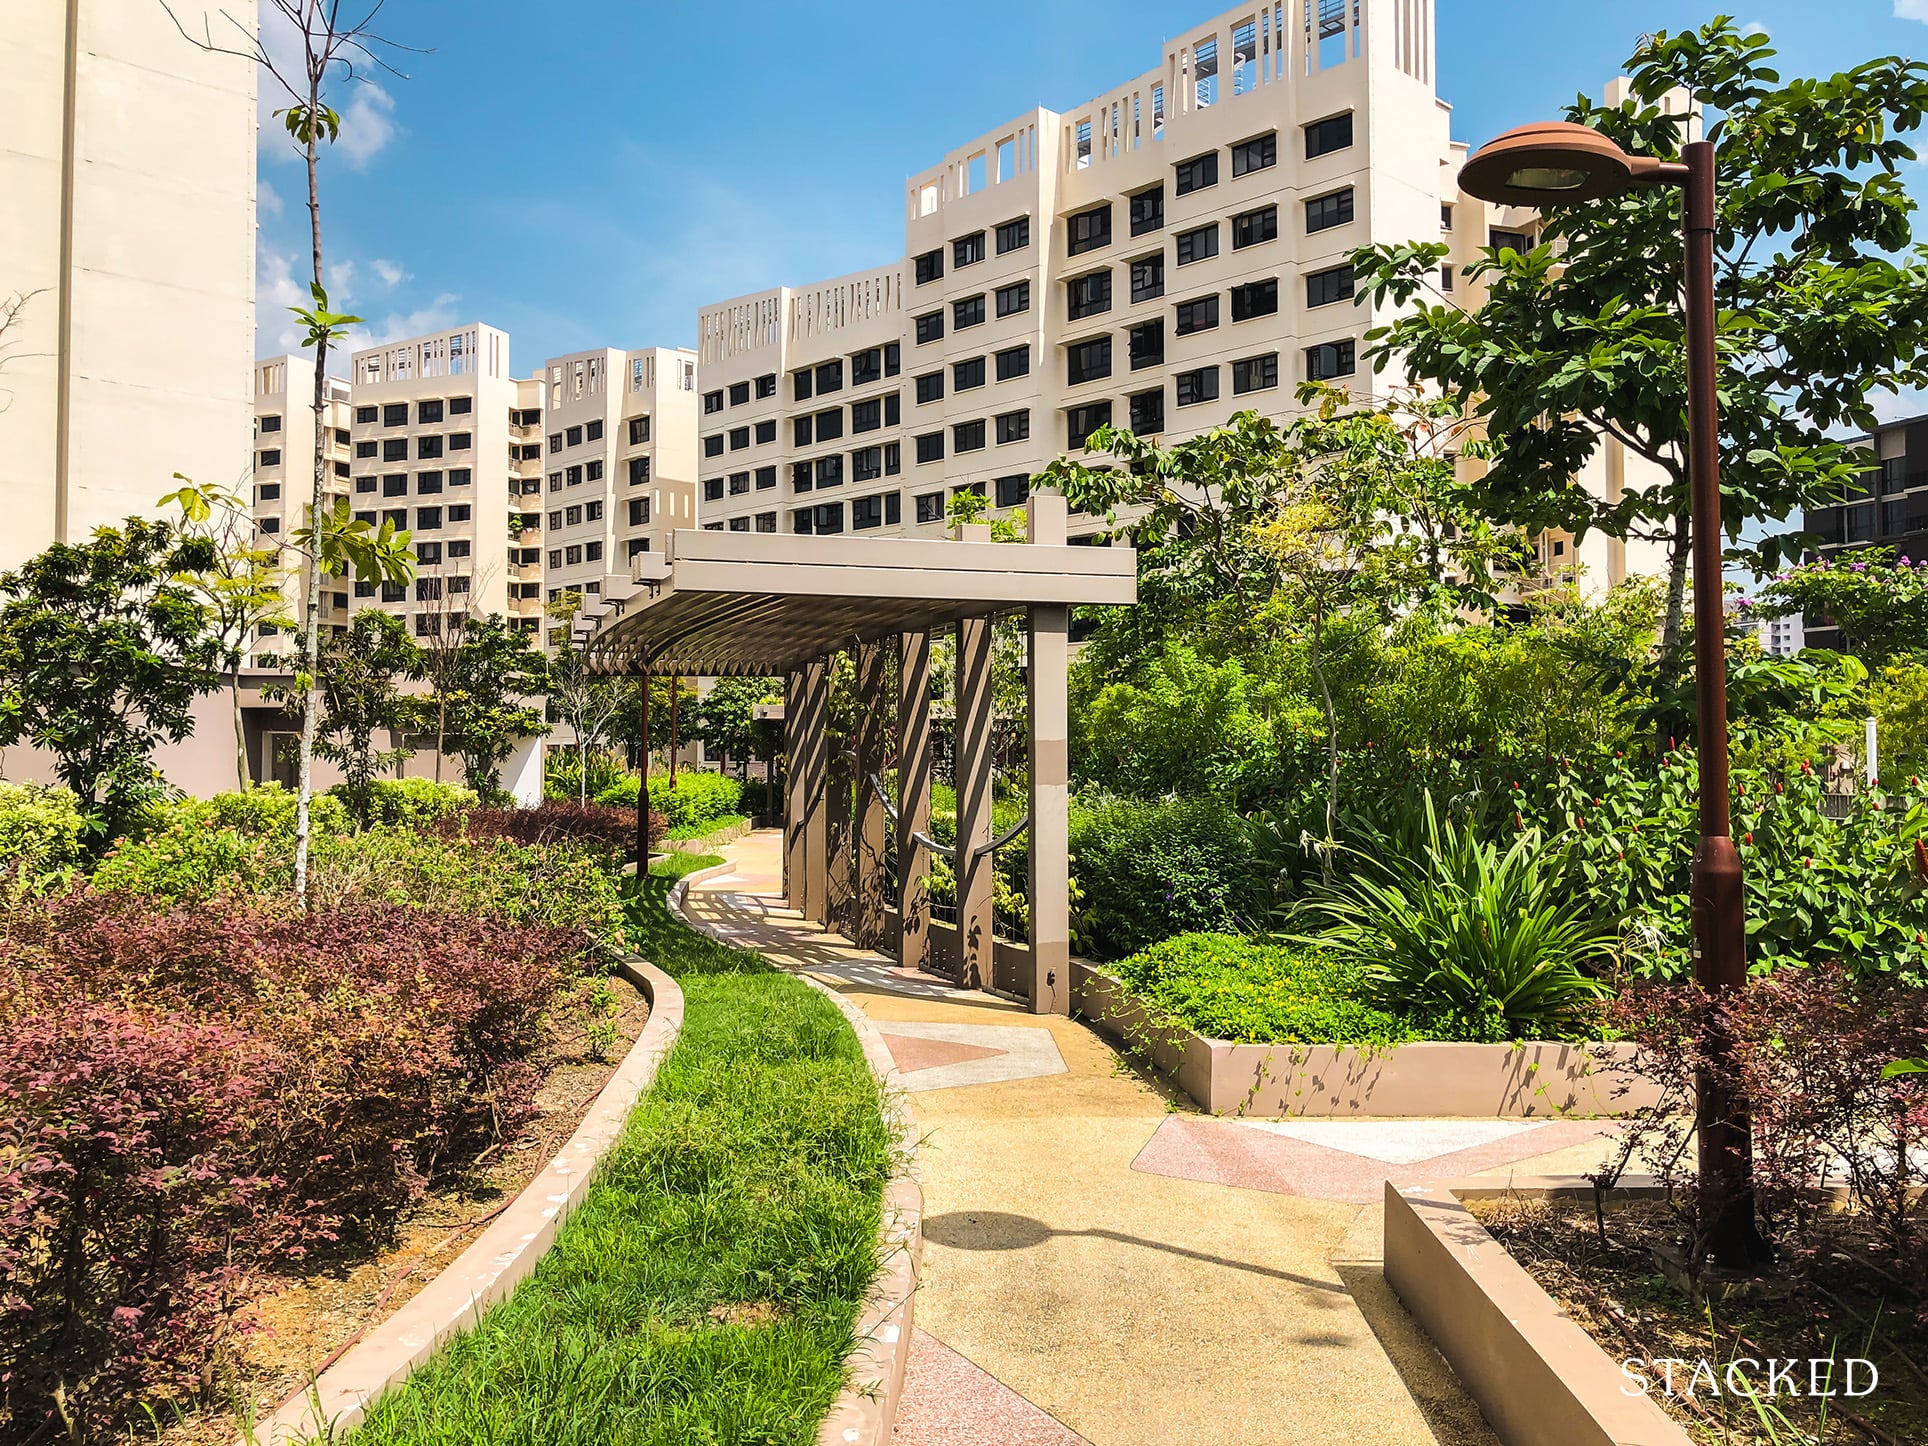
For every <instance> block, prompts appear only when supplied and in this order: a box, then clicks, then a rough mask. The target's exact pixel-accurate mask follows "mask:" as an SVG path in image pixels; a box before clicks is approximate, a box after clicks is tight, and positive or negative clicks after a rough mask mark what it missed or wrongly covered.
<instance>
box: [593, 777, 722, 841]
mask: <svg viewBox="0 0 1928 1446" xmlns="http://www.w3.org/2000/svg"><path fill="white" fill-rule="evenodd" d="M639 786H640V785H639V784H638V782H637V780H636V778H635V776H634V775H633V774H632V775H630V776H629V777H626V778H624V779H622V780H621V781H620V782H618V783H615V784H613V785H611V786H610V787H608V788H605V789H604V790H603V791H602V792H601V793H599V794H597V795H596V802H597V803H601V804H607V805H610V806H612V807H615V808H634V807H635V806H636V792H637V789H638V787H639ZM742 803H743V785H742V783H741V782H740V781H738V780H737V779H734V778H731V777H730V776H729V775H728V774H724V773H710V772H708V771H707V770H704V769H700V768H684V769H680V770H678V772H677V774H676V786H675V787H674V788H671V787H670V781H669V775H668V774H667V773H652V774H651V775H650V776H649V806H650V809H651V810H652V811H653V812H657V813H660V814H662V815H663V817H664V818H665V819H666V820H667V821H668V824H669V828H670V836H671V837H673V838H699V837H701V836H702V834H703V833H704V832H705V831H707V830H709V829H711V828H717V827H721V826H722V823H723V821H724V820H726V819H733V818H736V817H738V816H739V815H740V813H741V809H742ZM678 830H686V831H685V832H678Z"/></svg>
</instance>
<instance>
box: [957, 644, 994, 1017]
mask: <svg viewBox="0 0 1928 1446" xmlns="http://www.w3.org/2000/svg"><path fill="white" fill-rule="evenodd" d="M991 754H992V749H991V620H990V619H989V618H965V619H963V620H962V621H961V622H959V623H958V625H957V862H956V874H957V934H958V962H959V965H960V968H959V971H958V983H959V984H960V985H962V986H963V987H964V988H966V989H985V988H988V987H989V986H990V984H991V981H992V979H993V977H994V974H993V971H992V950H993V949H994V947H995V945H994V944H993V943H992V936H991V878H992V871H993V868H994V866H995V860H994V859H993V858H992V856H991V854H990V852H989V850H988V849H986V848H985V846H986V845H987V844H989V843H990V841H991V761H992V760H991ZM980 850H983V852H980Z"/></svg>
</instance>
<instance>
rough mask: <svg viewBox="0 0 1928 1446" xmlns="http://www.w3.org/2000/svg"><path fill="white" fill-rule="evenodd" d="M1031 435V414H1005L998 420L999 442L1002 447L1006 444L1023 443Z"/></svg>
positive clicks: (1023, 412)
mask: <svg viewBox="0 0 1928 1446" xmlns="http://www.w3.org/2000/svg"><path fill="white" fill-rule="evenodd" d="M1030 435H1031V413H1030V412H1029V411H1022V412H1004V413H1002V414H1000V415H999V417H998V419H997V440H998V445H999V446H1002V445H1003V444H1004V443H1006V442H1022V441H1024V440H1025V439H1026V438H1027V437H1029V436H1030Z"/></svg>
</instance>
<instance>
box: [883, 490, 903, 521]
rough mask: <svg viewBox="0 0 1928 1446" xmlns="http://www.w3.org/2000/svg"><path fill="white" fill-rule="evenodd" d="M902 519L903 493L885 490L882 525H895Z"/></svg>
mask: <svg viewBox="0 0 1928 1446" xmlns="http://www.w3.org/2000/svg"><path fill="white" fill-rule="evenodd" d="M903 520H904V494H903V493H901V492H886V493H885V494H884V525H885V526H886V527H895V526H897V524H898V523H900V522H902V521H903Z"/></svg>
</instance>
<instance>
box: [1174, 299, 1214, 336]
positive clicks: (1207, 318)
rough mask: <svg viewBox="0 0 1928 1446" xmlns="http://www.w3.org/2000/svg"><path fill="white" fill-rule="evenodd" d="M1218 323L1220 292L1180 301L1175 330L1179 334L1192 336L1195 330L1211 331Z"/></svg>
mask: <svg viewBox="0 0 1928 1446" xmlns="http://www.w3.org/2000/svg"><path fill="white" fill-rule="evenodd" d="M1217 325H1218V293H1217V292H1216V291H1215V292H1213V293H1212V294H1211V295H1210V296H1201V297H1199V298H1197V299H1196V300H1194V301H1181V302H1179V303H1178V325H1177V326H1175V327H1173V328H1172V330H1173V332H1174V333H1175V334H1176V335H1178V336H1190V335H1192V334H1193V333H1194V332H1200V331H1210V330H1211V329H1212V328H1213V327H1215V326H1217Z"/></svg>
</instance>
